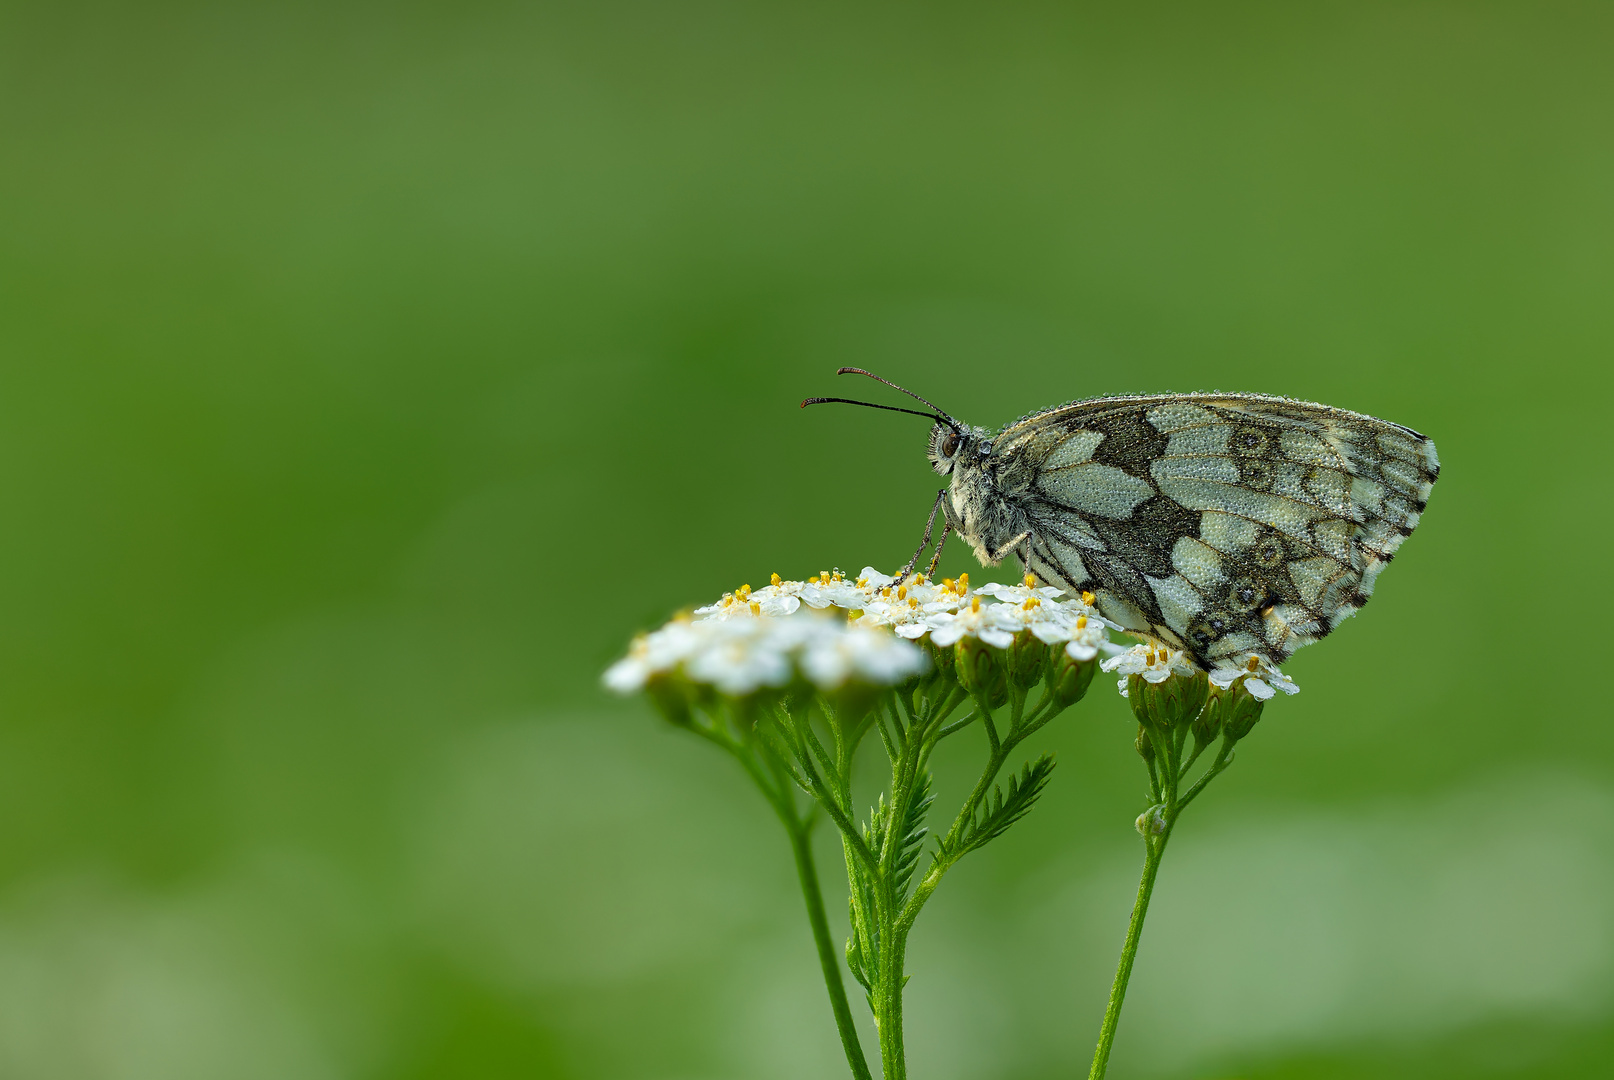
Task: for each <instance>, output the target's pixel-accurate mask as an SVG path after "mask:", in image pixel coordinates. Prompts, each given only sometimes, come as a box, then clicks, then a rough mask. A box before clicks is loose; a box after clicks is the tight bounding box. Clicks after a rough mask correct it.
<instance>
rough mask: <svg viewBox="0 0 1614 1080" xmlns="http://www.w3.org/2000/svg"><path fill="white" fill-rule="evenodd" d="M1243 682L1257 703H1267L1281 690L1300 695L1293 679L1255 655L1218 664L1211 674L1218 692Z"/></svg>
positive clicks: (1251, 654) (1265, 659)
mask: <svg viewBox="0 0 1614 1080" xmlns="http://www.w3.org/2000/svg"><path fill="white" fill-rule="evenodd" d="M1241 680H1242V685H1243V687H1244V689H1246V690H1248V691H1249V692H1250V696H1251V697H1253V698H1255V699H1256V700H1257V701H1267V700H1269V699H1270V698H1271V697H1272V696H1273V695H1274V694H1276V693H1277V692H1278V691H1279V690H1282V691H1283V692H1284V693H1285V694H1298V693H1300V687H1298V686H1296V685H1295V681H1294V680H1293V679H1291V678H1289V676H1287V675H1285V674H1284V673H1283V672H1281V671H1279V670H1278V669H1277V668H1276V667H1275V666H1273V663H1272V661H1270V660H1268V659H1267V658H1266V657H1264V656H1258V655H1256V654H1255V653H1247V654H1246V655H1244V656H1242V657H1239V658H1237V659H1235V660H1231V661H1225V662H1224V663H1222V664H1218V665H1217V666H1216V667H1215V668H1213V669H1212V670H1211V673H1210V682H1211V685H1212V686H1214V687H1216V688H1217V689H1218V690H1227V689H1229V688H1230V687H1232V686H1233V684H1234V683H1238V682H1240V681H1241Z"/></svg>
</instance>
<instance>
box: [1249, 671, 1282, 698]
mask: <svg viewBox="0 0 1614 1080" xmlns="http://www.w3.org/2000/svg"><path fill="white" fill-rule="evenodd" d="M1244 689H1246V690H1248V691H1249V692H1250V696H1251V697H1253V698H1254V699H1255V700H1257V701H1266V700H1267V699H1269V698H1270V697H1272V695H1273V694H1275V693H1277V691H1276V690H1274V689H1272V687H1270V686H1268V685H1267V684H1266V683H1264V682H1262V681H1261V680H1260V679H1257V678H1254V677H1253V676H1252V677H1251V678H1248V679H1245V680H1244Z"/></svg>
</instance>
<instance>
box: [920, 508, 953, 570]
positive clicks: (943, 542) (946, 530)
mask: <svg viewBox="0 0 1614 1080" xmlns="http://www.w3.org/2000/svg"><path fill="white" fill-rule="evenodd" d="M952 534H953V524H952V522H950V521H944V522H942V534H941V537H940V538H939V539H938V540H937V541H936V553H935V554H934V555H932V556H931V557H930V565H929V566H927V567H925V576H926V577H935V576H936V567H937V566H938V565H939V564H940V563H941V553H942V548H944V547H946V546H947V538H948V537H949V536H951V535H952Z"/></svg>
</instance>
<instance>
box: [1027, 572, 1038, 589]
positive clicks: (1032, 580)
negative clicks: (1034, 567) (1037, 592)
mask: <svg viewBox="0 0 1614 1080" xmlns="http://www.w3.org/2000/svg"><path fill="white" fill-rule="evenodd" d="M1036 587H1037V579H1036V577H1035V576H1034V575H1033V574H1031V573H1030V572H1029V571H1028V572H1027V573H1026V588H1028V589H1034V588H1036Z"/></svg>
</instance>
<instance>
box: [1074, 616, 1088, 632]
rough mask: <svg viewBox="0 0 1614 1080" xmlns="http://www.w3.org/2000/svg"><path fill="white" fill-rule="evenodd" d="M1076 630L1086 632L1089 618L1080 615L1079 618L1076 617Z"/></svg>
mask: <svg viewBox="0 0 1614 1080" xmlns="http://www.w3.org/2000/svg"><path fill="white" fill-rule="evenodd" d="M1076 629H1078V630H1086V629H1087V616H1086V615H1078V616H1076Z"/></svg>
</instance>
